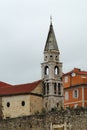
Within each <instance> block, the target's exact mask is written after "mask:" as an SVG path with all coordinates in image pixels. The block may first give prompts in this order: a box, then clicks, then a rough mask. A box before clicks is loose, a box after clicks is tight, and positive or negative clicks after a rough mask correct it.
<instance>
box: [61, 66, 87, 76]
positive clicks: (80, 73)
mask: <svg viewBox="0 0 87 130" xmlns="http://www.w3.org/2000/svg"><path fill="white" fill-rule="evenodd" d="M73 72H74V73H76V74H79V75H87V71H81V70H80V69H78V68H74V69H73V70H72V71H70V72H68V73H64V74H63V76H65V75H71V74H72V73H73Z"/></svg>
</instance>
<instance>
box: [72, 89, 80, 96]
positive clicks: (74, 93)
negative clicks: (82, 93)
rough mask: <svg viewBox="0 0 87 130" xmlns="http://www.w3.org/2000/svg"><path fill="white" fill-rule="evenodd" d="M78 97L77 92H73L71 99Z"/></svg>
mask: <svg viewBox="0 0 87 130" xmlns="http://www.w3.org/2000/svg"><path fill="white" fill-rule="evenodd" d="M78 96H79V93H78V90H74V91H73V98H78Z"/></svg>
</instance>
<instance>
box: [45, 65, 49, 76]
mask: <svg viewBox="0 0 87 130" xmlns="http://www.w3.org/2000/svg"><path fill="white" fill-rule="evenodd" d="M44 74H45V75H49V67H48V66H45V69H44Z"/></svg>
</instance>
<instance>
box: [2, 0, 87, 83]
mask: <svg viewBox="0 0 87 130" xmlns="http://www.w3.org/2000/svg"><path fill="white" fill-rule="evenodd" d="M50 15H52V17H53V20H52V21H53V27H54V31H55V35H56V39H57V43H58V46H59V50H60V53H61V55H60V61H61V62H62V63H63V72H64V73H65V72H68V71H71V70H72V69H73V68H74V67H78V68H80V69H82V70H85V71H87V0H0V81H3V82H7V83H10V84H21V83H29V82H33V81H35V80H39V79H41V63H42V62H43V50H44V46H45V42H46V38H47V34H48V30H49V24H50Z"/></svg>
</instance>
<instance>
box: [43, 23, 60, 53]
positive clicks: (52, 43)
mask: <svg viewBox="0 0 87 130" xmlns="http://www.w3.org/2000/svg"><path fill="white" fill-rule="evenodd" d="M48 50H56V51H59V49H58V45H57V41H56V37H55V33H54V30H53V25H52V22H51V23H50V28H49V32H48V37H47V41H46V45H45V48H44V51H48Z"/></svg>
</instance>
